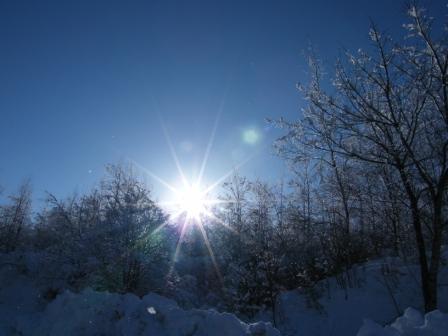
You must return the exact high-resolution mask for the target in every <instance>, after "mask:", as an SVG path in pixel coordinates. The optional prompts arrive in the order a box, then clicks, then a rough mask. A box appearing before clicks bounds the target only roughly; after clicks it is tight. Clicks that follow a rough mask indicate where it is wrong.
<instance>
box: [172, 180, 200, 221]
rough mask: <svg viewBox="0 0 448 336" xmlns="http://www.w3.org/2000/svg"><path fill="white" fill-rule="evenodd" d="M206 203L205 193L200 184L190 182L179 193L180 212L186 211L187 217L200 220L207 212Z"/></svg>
mask: <svg viewBox="0 0 448 336" xmlns="http://www.w3.org/2000/svg"><path fill="white" fill-rule="evenodd" d="M206 203H207V200H206V198H205V195H204V194H203V192H202V191H201V188H200V187H199V186H198V185H195V184H189V185H187V186H186V187H185V188H184V189H183V190H182V191H181V192H180V193H179V199H178V205H179V208H180V212H181V213H186V214H187V218H191V219H195V220H199V219H200V218H201V216H202V215H204V214H205V213H206V212H207V207H206Z"/></svg>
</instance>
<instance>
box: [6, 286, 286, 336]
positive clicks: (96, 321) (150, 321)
mask: <svg viewBox="0 0 448 336" xmlns="http://www.w3.org/2000/svg"><path fill="white" fill-rule="evenodd" d="M2 294H4V291H3V290H2ZM2 297H4V295H3V296H2ZM10 303H11V302H10ZM23 308H25V307H23ZM2 310H3V311H7V310H10V311H14V313H13V314H9V317H8V319H2V321H1V323H0V324H1V326H2V327H1V329H0V335H35V336H38V335H42V336H43V335H45V336H47V335H48V336H50V335H54V336H59V335H65V336H69V335H73V336H74V335H85V336H88V335H92V336H93V335H153V336H187V335H189V336H206V335H223V336H245V335H257V336H262V335H266V336H279V335H280V333H279V332H278V331H277V330H275V329H274V328H273V327H272V326H271V325H270V324H269V323H264V322H260V323H255V324H245V323H243V322H241V321H240V320H238V319H237V318H236V317H235V316H234V315H232V314H227V313H218V312H216V311H212V310H196V309H194V310H183V309H181V308H179V306H178V305H177V304H176V303H175V302H174V301H172V300H169V299H166V298H163V297H161V296H159V295H156V294H148V295H146V296H144V297H143V298H142V299H140V298H138V297H137V296H135V295H133V294H126V295H120V294H111V293H103V292H95V291H93V290H91V289H86V290H84V291H83V292H81V293H78V294H75V293H71V292H69V291H67V292H65V293H63V294H61V295H58V296H57V297H56V299H54V300H53V301H52V302H50V303H49V304H48V305H47V306H46V307H45V309H44V310H42V311H40V312H39V311H28V312H25V311H23V310H20V309H18V308H17V307H13V306H12V305H9V307H8V306H3V309H2Z"/></svg>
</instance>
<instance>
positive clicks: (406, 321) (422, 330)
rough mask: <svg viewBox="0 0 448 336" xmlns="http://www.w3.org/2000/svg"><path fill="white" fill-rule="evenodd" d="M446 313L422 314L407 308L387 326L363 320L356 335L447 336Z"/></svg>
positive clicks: (447, 319) (447, 320)
mask: <svg viewBox="0 0 448 336" xmlns="http://www.w3.org/2000/svg"><path fill="white" fill-rule="evenodd" d="M447 335H448V314H443V313H442V312H440V311H439V310H434V311H432V312H430V313H428V314H426V315H425V317H423V316H422V314H421V313H420V312H419V311H418V310H415V309H413V308H408V309H406V311H405V312H404V314H403V316H401V317H399V318H397V319H396V320H395V322H394V323H392V324H391V325H389V326H385V327H382V326H381V325H379V324H378V323H375V322H373V321H371V320H365V321H364V324H363V326H362V327H361V329H360V330H359V332H358V334H357V336H447Z"/></svg>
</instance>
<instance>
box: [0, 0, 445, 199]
mask: <svg viewBox="0 0 448 336" xmlns="http://www.w3.org/2000/svg"><path fill="white" fill-rule="evenodd" d="M423 3H426V4H428V3H429V4H430V6H429V7H430V9H431V12H432V13H445V12H446V11H445V9H444V8H445V2H444V1H431V2H423ZM403 13H404V3H403V2H402V1H390V0H389V1H386V0H383V1H366V0H350V1H323V0H313V1H243V0H240V1H174V2H173V1H106V0H104V1H87V0H81V1H44V0H42V1H20V0H18V1H0V43H1V46H0V49H1V52H0V74H1V75H0V116H1V119H0V153H1V159H0V185H1V186H3V187H4V188H5V192H6V193H8V192H12V191H14V189H15V188H16V187H17V185H18V184H19V183H20V182H21V181H22V180H23V179H24V178H31V181H32V185H33V189H34V194H35V198H36V199H40V198H43V197H44V196H45V193H44V192H45V191H46V190H47V191H50V192H52V193H54V194H55V195H57V196H59V197H62V196H66V195H69V194H70V193H72V192H73V191H78V192H83V191H85V190H88V189H89V188H91V187H92V186H94V185H95V183H96V182H98V181H99V179H100V178H101V176H103V174H104V165H105V164H107V163H116V162H120V161H127V160H129V159H132V160H135V161H136V162H138V163H139V164H141V165H142V166H144V167H146V168H147V169H149V170H151V171H152V172H153V173H155V174H157V175H158V176H160V177H162V178H163V179H165V180H167V181H170V182H171V183H176V179H177V171H176V166H175V164H174V162H173V159H172V156H171V153H170V150H169V146H168V145H167V141H166V138H165V136H164V132H163V129H162V123H163V124H164V125H165V127H166V129H167V131H168V133H169V135H170V137H171V140H172V144H173V147H174V148H175V150H176V152H177V153H178V156H179V160H180V162H181V165H182V167H184V169H185V171H186V174H187V175H188V176H194V175H195V174H196V173H197V172H198V171H199V169H200V165H201V160H202V157H203V155H204V152H205V149H206V147H207V143H208V141H209V138H210V134H211V132H212V129H213V125H214V123H215V120H216V117H217V115H218V114H219V111H221V113H220V118H219V120H218V124H217V129H216V134H215V139H214V144H213V147H212V150H211V152H210V156H209V161H208V165H207V168H206V173H205V180H206V181H208V182H211V181H213V180H215V179H216V178H218V177H219V176H220V175H222V174H224V173H226V172H227V171H228V170H229V169H232V167H234V166H236V165H237V164H238V163H239V162H240V161H241V160H244V159H245V158H247V157H249V156H253V158H252V159H251V160H250V161H248V163H247V164H246V165H244V166H243V167H242V168H241V173H242V174H244V175H248V176H249V177H251V178H255V177H259V178H261V179H265V180H269V181H276V180H278V179H280V178H281V177H282V176H283V174H285V168H284V165H283V163H282V161H281V160H280V159H278V158H276V157H274V156H273V155H272V152H273V150H272V148H271V146H270V145H271V143H272V141H273V140H274V139H275V138H276V137H277V136H278V135H279V134H281V133H280V132H279V131H278V130H275V129H272V128H270V127H268V125H267V124H266V123H265V121H264V120H265V118H266V117H270V118H274V119H275V118H278V117H280V116H283V117H286V118H290V119H292V118H295V117H297V116H298V115H299V109H300V107H301V106H302V105H303V101H302V100H301V97H300V94H299V93H298V92H297V90H296V89H295V85H296V83H297V82H299V81H303V80H305V79H306V62H305V60H304V58H303V56H302V52H303V51H304V50H305V49H306V48H307V46H308V45H309V43H312V44H313V45H315V47H316V48H317V50H318V51H319V54H320V55H321V56H322V58H323V59H324V60H327V61H329V62H330V64H332V63H334V58H335V57H337V56H338V54H340V51H341V48H343V47H344V48H347V49H352V50H356V49H357V48H359V47H366V46H367V44H368V43H369V42H368V34H367V33H368V28H369V24H370V21H369V20H370V19H372V20H374V21H375V22H377V23H378V25H379V26H380V27H381V28H382V29H384V30H387V31H389V32H390V33H392V34H397V33H399V32H400V31H401V30H402V28H401V24H402V23H403V22H404V16H403ZM245 131H246V132H247V131H249V132H252V133H250V134H252V135H253V134H254V133H256V134H257V135H258V138H257V137H256V138H257V139H255V141H252V140H253V139H252V140H251V141H247V133H246V139H245V137H244V132H245ZM254 153H255V154H254ZM148 181H149V182H150V183H151V184H152V185H153V186H154V189H155V194H156V196H157V197H158V198H163V193H164V190H163V187H162V186H161V185H160V184H159V183H158V182H157V181H155V180H152V179H151V178H148ZM38 202H39V201H38Z"/></svg>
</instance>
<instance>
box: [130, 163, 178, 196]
mask: <svg viewBox="0 0 448 336" xmlns="http://www.w3.org/2000/svg"><path fill="white" fill-rule="evenodd" d="M129 160H130V161H131V162H132V163H133V164H135V165H136V166H137V167H139V168H140V169H141V170H143V172H144V173H146V174H148V175H149V176H151V177H152V178H153V179H154V180H156V181H157V182H159V183H161V184H163V185H164V186H165V187H167V188H168V189H169V190H171V191H172V192H174V193H175V194H178V193H179V191H178V190H177V189H176V188H174V187H173V186H172V185H171V184H169V183H168V182H166V181H165V180H164V179H162V178H161V177H159V176H157V175H156V174H154V173H153V172H152V171H150V170H149V169H147V168H145V167H143V166H142V165H141V164H139V163H138V162H137V161H135V160H133V159H129Z"/></svg>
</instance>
